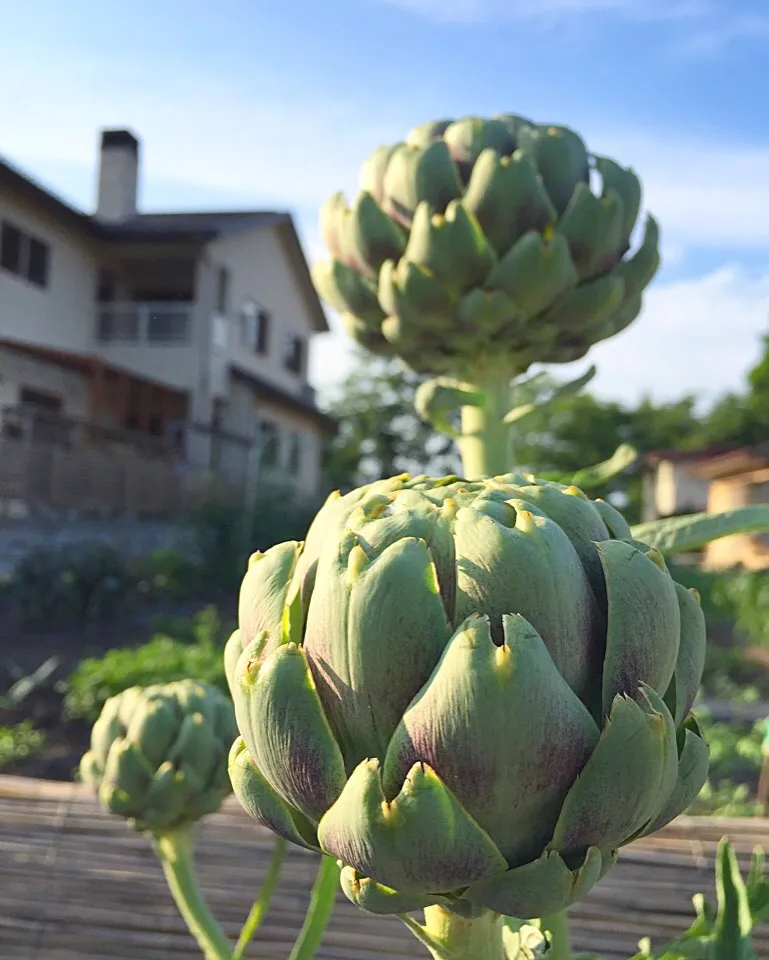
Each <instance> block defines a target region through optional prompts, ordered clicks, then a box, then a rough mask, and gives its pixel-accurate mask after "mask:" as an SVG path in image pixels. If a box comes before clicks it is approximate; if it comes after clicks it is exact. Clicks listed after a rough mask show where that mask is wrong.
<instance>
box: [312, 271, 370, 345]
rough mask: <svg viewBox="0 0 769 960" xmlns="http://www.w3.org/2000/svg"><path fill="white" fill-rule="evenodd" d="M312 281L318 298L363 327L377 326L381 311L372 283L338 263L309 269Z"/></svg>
mask: <svg viewBox="0 0 769 960" xmlns="http://www.w3.org/2000/svg"><path fill="white" fill-rule="evenodd" d="M312 281H313V283H314V284H315V286H316V288H317V289H318V292H319V293H320V295H321V297H323V299H324V300H325V301H326V302H327V303H329V304H330V305H331V306H332V307H333V308H334V309H335V310H338V311H339V312H340V313H350V314H352V315H353V316H355V317H359V318H360V320H361V321H362V322H364V323H365V324H366V325H367V326H374V327H375V328H376V325H377V324H379V323H380V322H381V320H382V318H383V317H384V315H385V314H384V311H383V310H382V308H381V307H380V306H379V303H378V302H377V296H376V288H375V287H374V285H373V284H372V282H371V281H370V280H369V279H368V278H367V277H365V276H363V275H362V274H360V273H357V272H356V271H355V270H353V268H352V267H348V266H345V264H343V263H342V262H341V261H339V260H324V261H320V262H319V263H316V264H315V265H314V266H313V268H312Z"/></svg>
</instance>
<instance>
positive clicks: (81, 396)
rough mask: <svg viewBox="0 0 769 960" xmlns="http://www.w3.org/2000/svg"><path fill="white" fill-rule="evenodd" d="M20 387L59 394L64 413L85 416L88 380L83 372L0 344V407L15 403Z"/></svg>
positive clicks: (76, 417)
mask: <svg viewBox="0 0 769 960" xmlns="http://www.w3.org/2000/svg"><path fill="white" fill-rule="evenodd" d="M22 387H28V388H30V389H32V390H40V391H42V392H44V393H50V394H53V395H54V396H57V397H60V398H61V401H62V413H63V414H64V416H66V417H70V418H71V419H73V420H85V419H87V418H88V413H89V409H88V404H89V380H88V377H87V376H86V375H85V374H82V373H78V372H77V371H75V370H68V369H67V368H65V367H60V366H56V365H55V364H53V363H47V362H46V361H44V360H38V359H36V358H35V357H29V356H26V355H25V354H23V353H19V352H17V351H15V350H10V349H6V348H1V347H0V409H2V408H3V407H9V406H14V405H15V404H17V403H18V402H19V392H20V390H21V388H22Z"/></svg>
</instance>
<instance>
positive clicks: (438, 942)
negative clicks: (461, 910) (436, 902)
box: [401, 906, 506, 960]
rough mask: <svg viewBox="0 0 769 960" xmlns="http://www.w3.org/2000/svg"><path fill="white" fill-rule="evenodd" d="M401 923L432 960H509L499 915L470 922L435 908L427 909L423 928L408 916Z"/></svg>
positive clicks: (491, 915) (485, 916)
mask: <svg viewBox="0 0 769 960" xmlns="http://www.w3.org/2000/svg"><path fill="white" fill-rule="evenodd" d="M401 920H403V922H404V923H405V924H406V926H407V927H408V928H409V930H411V932H412V933H413V934H414V936H415V937H416V938H417V939H418V940H421V942H422V943H423V944H424V945H425V946H426V947H427V949H428V950H429V951H430V955H431V956H432V957H433V960H506V958H505V948H504V946H503V943H502V917H501V916H500V915H499V914H498V913H491V911H488V912H487V913H484V914H482V915H481V916H480V917H475V918H474V919H472V920H471V919H466V918H465V917H460V916H457V914H455V913H452V912H451V911H450V910H444V908H443V907H438V906H434V907H427V908H426V909H425V923H424V926H421V925H420V924H418V923H416V921H415V920H412V919H411V918H410V917H406V916H405V915H404V916H402V917H401Z"/></svg>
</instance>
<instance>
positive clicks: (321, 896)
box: [288, 856, 339, 960]
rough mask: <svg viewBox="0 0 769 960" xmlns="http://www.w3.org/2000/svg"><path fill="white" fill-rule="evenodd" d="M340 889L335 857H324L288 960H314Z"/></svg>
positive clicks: (337, 865)
mask: <svg viewBox="0 0 769 960" xmlns="http://www.w3.org/2000/svg"><path fill="white" fill-rule="evenodd" d="M338 888H339V864H338V863H337V861H336V860H335V859H334V858H333V857H325V856H324V857H322V858H321V861H320V866H319V867H318V873H317V875H316V877H315V884H314V885H313V888H312V895H311V897H310V906H309V909H308V910H307V914H306V916H305V918H304V923H303V924H302V929H301V930H300V931H299V936H298V937H297V939H296V943H295V944H294V949H293V950H292V951H291V956H290V957H289V958H288V960H312V958H313V957H314V956H315V951H316V950H317V949H318V947H319V946H320V941H321V938H322V937H323V934H324V932H325V929H326V927H327V926H328V921H329V920H330V919H331V913H332V911H333V909H334V903H335V902H336V892H337V889H338Z"/></svg>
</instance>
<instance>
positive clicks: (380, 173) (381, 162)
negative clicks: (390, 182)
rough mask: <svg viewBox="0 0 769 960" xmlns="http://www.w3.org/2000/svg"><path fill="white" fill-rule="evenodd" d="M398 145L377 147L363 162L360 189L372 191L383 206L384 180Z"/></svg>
mask: <svg viewBox="0 0 769 960" xmlns="http://www.w3.org/2000/svg"><path fill="white" fill-rule="evenodd" d="M396 148H397V145H395V146H391V147H377V149H376V150H375V151H374V152H373V153H372V154H371V156H370V157H369V158H368V160H367V161H366V162H365V163H364V164H363V167H362V169H361V172H360V189H361V190H363V191H365V192H366V193H370V194H371V196H372V197H373V198H374V199H375V200H376V202H377V203H378V204H379V205H380V206H381V205H382V203H383V202H384V180H385V174H386V173H387V167H388V164H389V163H390V159H391V157H392V155H393V153H395V150H396Z"/></svg>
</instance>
